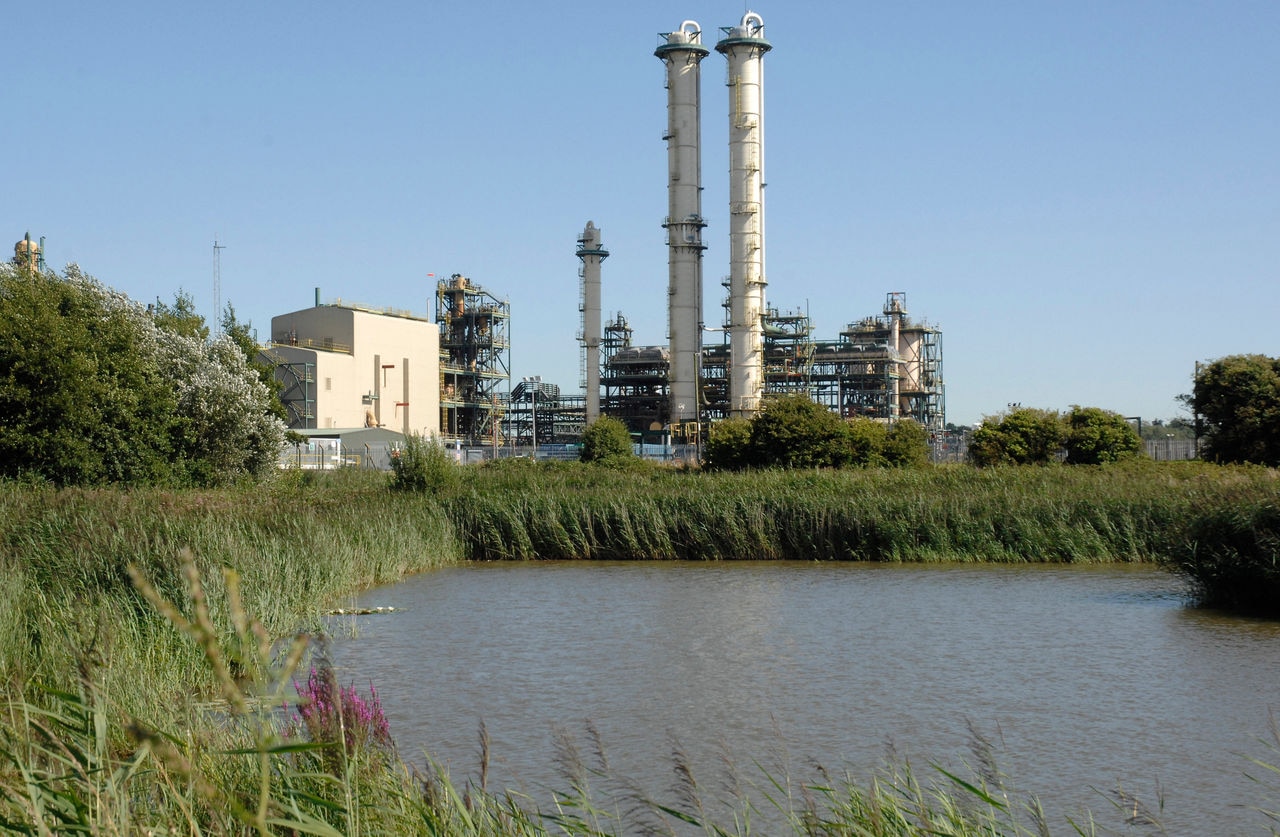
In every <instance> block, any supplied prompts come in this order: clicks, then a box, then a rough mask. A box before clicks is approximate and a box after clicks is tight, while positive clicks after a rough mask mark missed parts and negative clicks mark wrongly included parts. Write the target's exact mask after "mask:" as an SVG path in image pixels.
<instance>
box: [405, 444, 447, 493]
mask: <svg viewBox="0 0 1280 837" xmlns="http://www.w3.org/2000/svg"><path fill="white" fill-rule="evenodd" d="M457 482H458V464H457V463H456V462H454V460H453V457H452V456H451V455H450V454H449V452H448V451H447V450H445V449H444V446H443V445H441V444H440V443H439V442H437V441H435V440H434V439H426V438H423V437H422V436H419V435H417V434H414V435H411V436H409V437H408V438H407V439H405V443H404V447H403V448H401V449H400V450H398V451H393V452H392V455H391V487H392V488H393V489H395V490H396V491H443V490H445V489H448V488H449V487H451V486H453V485H454V484H456V483H457Z"/></svg>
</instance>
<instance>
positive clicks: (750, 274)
mask: <svg viewBox="0 0 1280 837" xmlns="http://www.w3.org/2000/svg"><path fill="white" fill-rule="evenodd" d="M721 31H723V32H724V33H725V36H724V37H723V38H722V39H721V40H720V42H719V43H717V44H716V51H717V52H719V53H721V54H722V55H724V57H725V58H726V59H727V60H728V71H729V76H728V86H729V415H730V416H732V417H735V418H751V417H752V416H754V415H755V414H756V413H757V412H758V411H759V410H760V404H761V399H762V397H763V395H764V313H765V297H764V289H765V285H766V284H767V283H766V280H765V269H764V60H763V59H764V54H765V53H766V52H768V51H769V50H771V49H772V48H773V45H772V44H770V43H769V42H768V41H766V40H765V38H764V20H763V19H762V18H761V17H760V15H758V14H756V13H755V12H747V13H746V14H744V15H743V16H742V21H741V22H740V23H739V24H738V25H737V26H733V27H726V28H724V29H722V30H721Z"/></svg>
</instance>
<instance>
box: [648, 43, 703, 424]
mask: <svg viewBox="0 0 1280 837" xmlns="http://www.w3.org/2000/svg"><path fill="white" fill-rule="evenodd" d="M661 37H662V38H663V43H662V44H661V45H660V46H659V47H658V48H657V49H656V50H654V53H653V54H654V55H656V56H657V57H658V58H661V59H662V61H663V63H664V64H666V67H667V134H666V140H667V169H668V177H669V179H668V184H667V203H668V208H667V219H666V221H665V222H664V223H663V225H662V226H663V227H664V228H665V229H666V231H667V248H668V249H667V264H668V267H669V272H670V284H669V287H668V289H667V293H668V308H667V312H668V314H667V319H668V330H669V332H670V334H669V339H670V341H671V370H670V372H669V373H668V394H669V398H670V401H669V402H668V403H669V406H670V418H671V420H673V421H681V420H683V419H684V418H685V417H686V416H693V415H696V414H697V410H698V370H699V369H700V368H701V363H700V362H699V361H700V355H701V353H702V251H703V250H705V249H706V247H705V246H704V245H703V243H702V228H703V227H705V226H706V223H705V222H704V221H703V220H702V148H701V142H702V122H701V102H700V92H699V91H700V87H701V84H700V81H701V71H700V69H699V67H700V63H701V61H702V59H703V58H705V57H706V56H707V55H708V54H709V53H710V50H709V49H707V48H706V47H704V46H703V45H702V29H701V27H699V26H698V24H697V23H696V22H694V21H692V20H686V21H684V22H683V23H681V24H680V28H679V29H678V30H676V31H675V32H668V33H665V34H663V35H662V36H661Z"/></svg>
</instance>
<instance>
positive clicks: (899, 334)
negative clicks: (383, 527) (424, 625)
mask: <svg viewBox="0 0 1280 837" xmlns="http://www.w3.org/2000/svg"><path fill="white" fill-rule="evenodd" d="M721 33H722V37H721V38H720V40H719V41H718V42H717V43H716V44H715V51H716V52H718V53H720V54H721V55H723V56H724V58H725V61H726V68H727V84H726V86H727V88H728V119H729V206H728V207H727V209H728V217H729V233H728V252H729V263H728V273H727V275H726V276H725V277H724V279H723V282H722V285H723V288H724V293H723V301H722V306H723V310H724V313H723V318H722V321H721V322H720V323H719V324H717V325H716V326H713V327H708V325H707V324H706V323H704V321H703V255H704V252H705V250H706V244H705V242H704V238H703V233H704V230H705V228H706V226H707V223H706V220H705V218H704V216H703V207H702V191H703V184H702V148H701V142H702V137H701V122H702V100H701V91H702V81H701V64H702V61H703V60H704V59H705V58H706V57H707V56H708V55H710V53H711V49H710V48H709V47H708V46H707V45H704V43H703V40H702V36H703V32H702V28H701V27H700V26H699V25H698V23H697V22H696V21H692V20H686V21H683V22H681V24H680V26H679V27H678V28H676V29H674V30H673V31H671V32H666V33H662V34H660V35H659V36H658V46H657V47H656V49H655V50H654V55H655V56H656V57H657V58H658V59H659V60H660V61H661V62H662V64H663V67H664V81H665V87H666V91H667V127H666V131H665V134H664V137H663V139H664V140H665V142H666V144H667V161H668V171H667V198H668V212H667V216H666V217H665V218H664V219H663V220H662V223H661V226H662V229H663V230H664V231H665V240H666V246H667V260H668V280H667V282H668V284H667V295H666V296H667V324H668V333H667V335H666V336H667V340H666V342H665V343H661V344H651V343H639V342H637V341H636V339H635V336H634V335H633V333H632V329H631V327H630V325H629V324H628V320H627V318H626V316H625V315H624V314H623V313H622V312H621V311H617V310H615V311H614V312H613V313H610V314H609V315H608V317H607V318H606V316H605V314H604V311H605V307H604V302H603V301H604V298H605V295H606V294H605V282H604V275H603V274H604V262H605V260H606V259H607V258H608V257H609V251H608V250H606V249H605V248H604V246H603V243H602V241H603V236H602V231H601V228H600V227H597V226H596V225H595V223H594V222H592V221H588V222H587V224H586V227H585V228H584V229H583V231H582V233H581V235H580V236H579V237H578V239H577V247H576V249H575V251H574V252H575V255H576V256H577V258H578V260H579V269H578V278H579V305H578V309H579V312H580V315H581V320H580V329H579V331H578V334H577V339H578V342H579V343H580V355H579V357H580V369H579V372H580V376H579V378H580V379H579V381H578V385H579V389H576V390H574V391H573V392H565V391H562V389H561V387H560V386H559V385H557V384H553V383H550V382H543V381H542V379H541V377H540V376H535V377H526V378H524V379H523V380H520V381H516V382H513V381H512V380H511V373H510V363H509V352H510V348H511V341H510V336H509V335H510V323H511V317H512V311H511V307H510V304H509V302H508V301H507V300H505V299H503V298H500V297H499V296H498V295H496V294H494V293H492V292H490V291H488V290H486V289H485V288H483V287H481V286H480V285H478V284H476V283H475V282H473V281H472V280H471V279H469V278H467V277H466V276H463V275H461V274H454V275H452V276H450V277H449V278H448V279H444V280H440V281H439V282H438V284H437V288H436V295H435V315H434V319H433V320H430V319H427V318H426V317H418V316H415V315H411V314H408V313H407V312H399V311H390V310H385V309H376V308H368V307H361V306H356V305H351V304H344V303H342V302H341V301H337V302H331V303H321V301H320V298H319V291H317V296H316V304H315V306H314V307H313V308H310V309H303V310H300V311H296V312H293V313H291V314H285V315H283V316H280V317H275V318H274V319H273V320H272V336H271V345H270V346H269V347H268V348H267V349H265V350H264V352H265V354H266V356H267V357H269V358H270V359H271V360H272V362H273V363H275V364H276V368H277V375H278V377H279V379H280V380H281V381H282V382H283V385H284V400H285V404H286V407H287V409H288V412H289V417H290V421H291V424H292V425H293V426H294V427H296V428H321V427H344V426H345V427H386V428H391V429H395V430H398V431H400V432H403V433H405V434H410V433H418V434H424V435H432V436H435V437H437V438H439V439H441V440H443V441H444V442H446V443H447V444H450V445H452V446H455V447H457V448H459V449H464V448H465V449H471V450H472V451H473V452H474V451H487V450H489V449H492V450H493V451H494V455H498V452H499V451H502V450H510V449H524V448H530V447H531V448H533V449H535V450H537V449H538V448H539V447H541V449H542V450H543V451H544V452H546V451H550V450H554V449H556V448H557V446H566V445H571V444H572V443H574V442H576V441H577V440H578V439H579V438H580V437H581V435H582V431H583V429H584V428H585V427H586V426H587V425H588V424H590V423H591V422H593V421H595V420H596V419H597V418H598V417H600V416H613V417H616V418H618V419H620V420H622V421H623V422H624V423H625V424H626V425H627V426H628V428H629V429H630V430H631V431H632V433H633V435H634V436H636V437H638V438H640V439H642V440H644V441H652V442H663V443H669V444H673V445H693V444H696V443H697V441H698V439H699V438H700V437H702V436H704V435H705V433H706V432H707V429H708V427H709V426H710V425H711V424H712V423H713V422H715V421H718V420H721V419H724V418H750V417H752V416H754V415H756V414H757V413H758V412H759V411H760V410H761V409H762V406H763V404H764V403H765V402H766V401H767V400H768V399H769V398H770V397H771V396H775V395H785V394H800V395H805V396H808V397H809V398H812V399H813V400H814V401H816V402H817V403H819V404H822V405H824V406H826V407H827V408H828V409H830V410H832V411H833V412H835V413H837V414H838V415H840V416H841V417H844V418H854V417H865V418H871V419H875V420H879V421H884V422H887V423H892V422H895V421H898V420H900V419H912V420H914V421H916V422H919V423H920V424H921V425H923V426H924V427H926V428H928V429H929V430H931V431H940V430H942V429H943V427H944V425H945V400H944V389H943V375H942V332H941V330H940V329H939V328H937V327H936V326H933V325H929V324H928V323H926V322H925V321H923V320H916V319H912V318H910V316H909V315H908V309H907V297H906V294H905V293H902V292H890V293H887V294H886V295H885V298H884V305H883V307H882V308H881V310H880V312H879V313H878V314H874V315H871V316H865V317H861V318H859V319H853V320H851V321H849V323H848V325H847V326H846V327H845V328H844V329H843V330H841V331H840V333H839V334H838V335H836V336H834V337H831V338H825V339H824V338H819V337H816V336H815V335H814V333H813V332H814V329H813V326H812V324H811V320H810V317H809V315H808V313H807V312H806V311H803V310H798V309H797V310H783V309H781V308H779V307H777V306H775V305H771V304H769V303H768V302H767V301H766V298H765V289H766V287H767V286H768V280H767V274H766V264H765V206H764V182H765V175H764V163H765V144H764V124H765V123H764V120H765V114H764V57H765V55H766V54H767V53H769V51H770V50H771V49H772V44H770V42H769V41H768V40H766V38H765V27H764V20H763V19H762V17H761V16H760V15H759V14H757V13H755V12H747V13H746V14H744V15H743V16H742V19H741V20H740V21H739V23H738V24H737V25H736V26H730V27H725V28H723V29H722V30H721ZM654 298H655V299H656V298H657V294H654ZM713 334H714V335H716V338H717V339H714V340H707V339H704V338H705V336H707V335H713ZM513 384H514V385H513ZM486 455H487V454H486Z"/></svg>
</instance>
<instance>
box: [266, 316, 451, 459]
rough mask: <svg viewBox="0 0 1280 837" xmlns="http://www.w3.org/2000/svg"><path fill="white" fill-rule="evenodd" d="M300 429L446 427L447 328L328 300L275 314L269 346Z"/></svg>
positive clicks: (420, 430) (433, 432) (429, 431)
mask: <svg viewBox="0 0 1280 837" xmlns="http://www.w3.org/2000/svg"><path fill="white" fill-rule="evenodd" d="M262 353H263V357H264V359H265V360H266V361H267V362H269V363H271V364H273V365H274V366H275V368H276V379H277V380H278V381H280V382H281V386H282V390H281V393H280V398H281V401H283V402H284V405H285V409H286V410H287V412H288V423H289V426H290V427H291V428H294V429H299V430H302V429H323V428H354V427H385V428H387V429H389V430H396V431H399V432H400V433H404V434H406V435H409V434H419V435H424V436H438V435H439V433H440V381H441V378H440V329H439V327H438V326H437V325H436V324H435V323H433V322H431V321H430V320H427V319H425V318H422V317H418V316H415V315H413V314H410V313H408V312H405V311H398V310H394V309H373V308H364V307H360V306H354V305H344V304H343V303H341V302H336V303H331V304H324V305H322V304H321V303H320V299H319V292H317V295H316V304H315V305H314V306H313V307H311V308H303V309H301V310H299V311H294V312H292V313H289V314H282V315H280V316H278V317H272V318H271V343H270V345H269V346H267V347H266V348H265V349H263V351H262Z"/></svg>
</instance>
